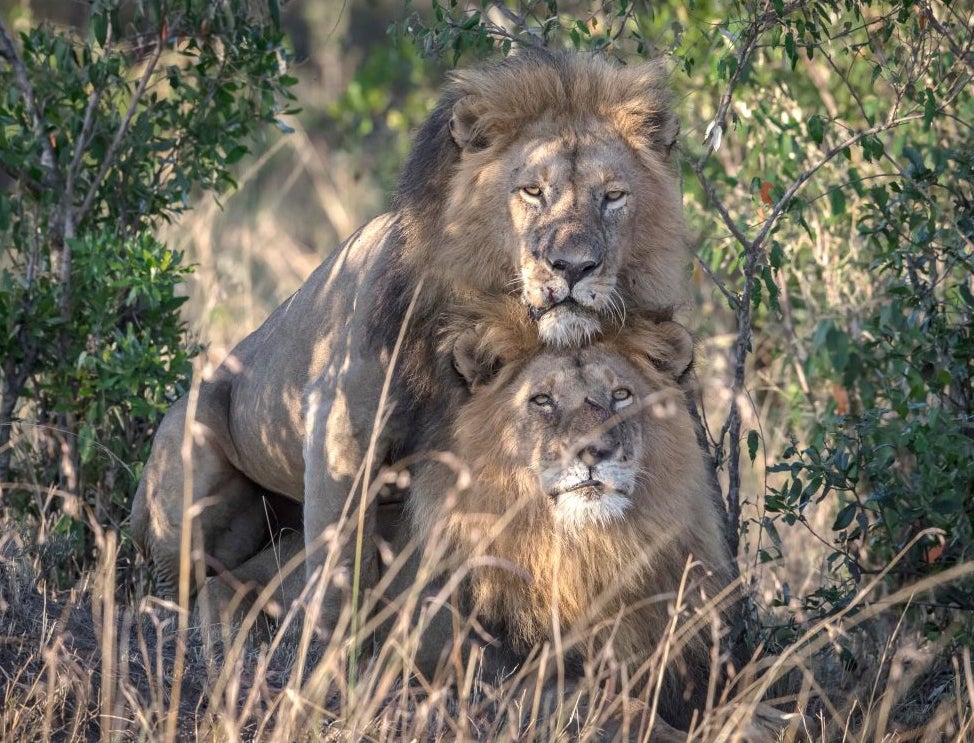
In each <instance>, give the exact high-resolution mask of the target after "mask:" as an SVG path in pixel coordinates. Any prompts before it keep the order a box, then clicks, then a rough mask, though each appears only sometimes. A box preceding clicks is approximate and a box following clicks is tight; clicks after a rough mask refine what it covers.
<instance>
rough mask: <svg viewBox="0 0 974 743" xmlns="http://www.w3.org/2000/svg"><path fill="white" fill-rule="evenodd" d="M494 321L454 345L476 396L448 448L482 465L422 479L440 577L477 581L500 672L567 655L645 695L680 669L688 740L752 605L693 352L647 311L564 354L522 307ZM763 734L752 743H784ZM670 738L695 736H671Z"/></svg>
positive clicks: (445, 640) (676, 682)
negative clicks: (719, 489)
mask: <svg viewBox="0 0 974 743" xmlns="http://www.w3.org/2000/svg"><path fill="white" fill-rule="evenodd" d="M502 310H503V308H502ZM491 314H492V315H493V317H494V319H493V320H491V319H489V318H488V319H485V320H483V321H482V322H479V323H478V324H477V325H476V326H475V327H474V329H473V331H472V332H460V333H458V334H455V335H453V336H448V343H451V344H453V346H454V350H455V354H456V366H457V368H458V370H459V371H460V372H461V373H462V374H463V375H464V376H465V377H466V378H467V380H468V382H469V383H470V384H471V385H472V394H471V397H470V399H469V401H467V402H465V403H464V404H462V405H461V406H460V408H459V410H458V412H457V415H456V417H455V420H454V422H453V424H452V427H451V428H450V431H449V432H448V434H447V435H446V436H445V438H443V439H442V440H441V443H442V445H443V448H444V449H449V450H450V451H451V452H452V454H453V455H454V456H455V457H456V460H455V461H459V462H462V463H464V464H465V465H466V467H467V468H468V469H467V470H465V471H464V472H463V473H462V476H461V477H459V478H458V477H457V474H458V473H457V472H456V471H455V468H451V467H448V466H446V464H444V463H443V462H445V461H453V460H437V459H431V460H429V461H428V462H426V463H425V464H422V465H420V466H418V467H416V468H414V474H413V478H412V483H411V491H410V500H409V511H410V513H411V516H412V522H413V538H414V539H415V540H416V542H417V543H418V544H420V545H423V550H424V551H425V553H426V554H427V556H428V558H427V561H428V562H430V561H432V563H433V564H432V565H427V566H426V567H425V568H424V569H423V570H422V572H423V573H424V574H429V571H430V570H431V569H432V571H433V572H434V573H435V572H436V571H437V570H439V572H440V575H441V582H443V583H451V582H453V581H455V580H456V577H457V576H464V577H463V580H462V582H461V583H460V585H461V588H460V592H459V603H460V607H461V611H465V612H466V613H467V614H468V615H469V614H473V615H475V616H476V618H477V620H478V621H477V622H476V623H473V625H471V623H470V622H469V621H468V623H467V624H468V626H477V625H479V626H483V627H486V628H487V629H488V633H489V634H490V635H492V636H493V638H492V641H490V642H488V645H487V647H485V648H484V658H485V662H486V663H487V667H486V668H487V671H486V672H487V674H488V676H489V675H491V674H493V673H496V672H498V671H500V670H502V669H503V668H505V667H506V669H507V670H508V671H510V670H512V669H511V666H512V665H517V664H520V663H522V662H523V661H524V660H525V659H526V658H528V657H529V656H530V655H531V654H532V651H537V650H538V648H539V647H540V646H542V645H544V644H548V645H550V646H553V648H554V649H555V650H556V651H557V650H559V649H561V650H565V651H566V653H565V660H566V663H565V667H567V668H568V669H569V673H570V674H571V673H572V671H574V674H575V675H580V674H581V673H582V668H583V667H584V666H585V665H586V661H601V662H606V661H607V660H608V662H610V663H618V664H619V665H620V666H621V668H623V669H625V670H624V671H621V674H622V677H623V678H626V679H628V680H629V682H630V683H634V687H635V689H634V690H635V691H636V692H637V693H638V692H639V689H641V688H643V687H644V686H645V685H646V684H647V683H650V682H655V681H657V675H658V673H659V671H658V669H659V668H660V667H664V666H665V668H666V671H665V674H664V676H663V679H664V680H663V683H662V687H661V688H662V693H661V696H660V698H659V707H658V709H659V712H660V715H661V716H662V718H663V719H664V720H665V721H666V722H667V723H669V725H674V726H680V727H682V728H683V729H686V727H687V726H688V725H689V724H690V722H691V715H692V714H693V712H694V711H698V712H700V711H702V710H704V708H705V705H706V702H707V695H708V680H709V678H710V674H711V672H712V670H713V669H714V668H718V669H719V668H720V667H722V666H723V665H724V664H725V663H727V662H728V658H724V659H723V660H721V661H719V662H717V665H716V666H715V661H714V660H713V659H712V657H711V656H712V649H713V648H714V647H715V646H718V647H721V646H722V647H723V649H725V650H726V649H727V643H726V630H727V629H728V626H727V625H728V621H727V620H728V609H729V607H731V606H733V605H734V603H735V601H736V600H737V599H738V598H739V595H738V590H737V581H736V570H735V568H734V566H733V561H732V557H731V555H730V552H729V549H728V545H727V541H726V540H725V538H724V531H723V528H724V527H723V515H722V513H721V511H720V509H719V507H718V505H717V503H716V502H715V500H714V498H713V497H712V493H711V487H712V484H711V474H710V462H709V460H708V457H707V455H706V453H705V452H704V451H703V450H701V449H700V447H699V446H698V444H697V438H696V425H695V421H694V420H693V418H692V416H691V414H690V412H689V411H688V409H687V406H686V404H685V397H684V394H685V389H684V384H681V382H680V381H679V380H681V379H684V377H685V374H686V373H687V371H688V369H689V367H690V364H691V361H692V340H691V338H690V336H689V334H688V333H687V332H686V330H684V329H683V328H682V327H681V326H680V325H678V324H676V323H674V322H660V323H656V322H650V321H647V320H645V319H638V320H634V319H633V318H632V316H631V315H630V317H629V318H628V319H627V321H626V326H625V327H624V328H623V329H622V330H621V331H614V332H612V333H611V334H608V335H606V336H605V337H604V338H603V339H602V340H599V341H596V342H594V343H593V344H591V345H588V346H586V347H581V348H577V349H572V350H568V349H553V348H551V347H545V346H543V345H540V344H539V343H538V337H537V329H536V328H534V327H532V326H531V325H530V324H529V323H527V322H524V321H521V322H519V320H518V314H517V312H516V311H509V312H507V314H506V317H505V316H504V313H503V311H501V313H500V314H498V313H497V312H488V315H491ZM449 576H453V580H452V581H451V580H447V577H449ZM434 585H438V584H437V583H436V581H434ZM674 605H677V611H676V613H675V610H674ZM447 625H450V626H452V623H451V622H449V621H443V617H440V618H439V621H437V620H436V619H434V621H433V622H432V623H431V625H430V628H429V629H428V630H427V632H426V636H425V637H424V647H423V648H422V650H421V652H420V654H419V655H418V656H417V659H416V662H417V665H419V666H420V667H423V666H424V665H425V667H423V668H422V670H423V671H424V672H425V673H432V672H434V670H433V664H435V662H436V660H437V656H438V655H439V654H440V653H441V652H443V651H444V648H450V647H451V646H452V643H453V641H452V640H451V639H449V637H444V636H443V635H449V634H451V631H450V626H447ZM715 626H719V627H721V628H722V629H721V631H720V632H718V636H715V635H714V632H713V630H714V627H715ZM610 648H611V649H610ZM664 650H665V652H666V653H668V656H666V655H664ZM443 657H444V658H446V657H447V655H446V654H445V653H444V656H443ZM535 657H536V656H535ZM610 659H611V660H610ZM589 666H590V667H592V666H591V664H589ZM712 692H713V689H711V690H710V693H712ZM770 714H771V719H772V720H775V722H780V718H777V719H775V717H774V714H775V713H774V712H772V713H770ZM760 715H761V713H760V712H759V715H758V717H759V718H760ZM762 724H763V723H762V722H761V721H760V719H759V722H758V727H757V728H752V730H751V731H750V734H749V735H750V736H751V737H749V738H748V739H751V740H757V739H766V738H768V736H767V735H766V734H764V733H762V732H761V731H760V730H761V725H762ZM652 739H653V740H667V741H669V740H685V735H682V734H680V733H678V732H676V731H675V730H673V729H671V728H670V727H669V726H668V725H665V724H664V725H662V726H661V727H660V726H658V727H657V728H656V729H655V730H654V734H653V738H652Z"/></svg>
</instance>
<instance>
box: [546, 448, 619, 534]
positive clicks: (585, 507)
mask: <svg viewBox="0 0 974 743" xmlns="http://www.w3.org/2000/svg"><path fill="white" fill-rule="evenodd" d="M541 479H542V486H543V487H544V490H545V492H546V493H548V496H549V498H550V499H551V501H552V506H553V512H554V517H555V521H556V522H557V523H558V525H559V526H560V527H561V528H562V529H563V530H565V531H567V532H574V531H579V530H580V529H583V528H586V527H590V526H594V527H604V526H606V525H608V524H609V523H611V522H613V521H616V520H618V519H621V518H623V517H624V516H625V514H626V511H628V510H629V508H630V507H631V506H632V500H631V499H630V497H629V496H630V494H631V493H632V492H633V489H634V487H635V480H636V473H635V471H634V470H633V468H632V467H628V466H626V465H624V464H622V463H620V462H615V461H608V462H601V463H599V464H596V465H595V466H593V467H589V466H587V465H585V464H584V463H583V462H581V461H579V460H577V459H576V460H574V461H572V462H571V463H569V464H568V466H566V467H564V468H562V467H551V468H548V469H547V470H545V471H544V473H543V474H542V478H541Z"/></svg>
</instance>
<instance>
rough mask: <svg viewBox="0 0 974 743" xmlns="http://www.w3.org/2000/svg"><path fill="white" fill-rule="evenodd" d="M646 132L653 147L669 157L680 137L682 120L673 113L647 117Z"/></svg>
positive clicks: (668, 112)
mask: <svg viewBox="0 0 974 743" xmlns="http://www.w3.org/2000/svg"><path fill="white" fill-rule="evenodd" d="M645 128H646V132H647V134H648V136H649V139H650V141H651V142H652V143H653V146H654V147H655V148H656V149H657V150H659V151H660V152H663V153H665V154H666V155H669V154H670V152H671V151H672V150H673V147H674V146H676V139H677V137H679V136H680V120H679V119H678V118H677V116H676V114H674V113H673V112H672V111H663V112H660V113H658V114H655V115H652V116H649V117H647V119H646V124H645Z"/></svg>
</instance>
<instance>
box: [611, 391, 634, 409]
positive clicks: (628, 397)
mask: <svg viewBox="0 0 974 743" xmlns="http://www.w3.org/2000/svg"><path fill="white" fill-rule="evenodd" d="M612 402H613V406H614V407H615V409H616V410H619V409H620V408H624V407H626V406H627V405H629V404H630V403H631V402H632V392H631V391H630V390H628V389H626V388H625V387H619V388H618V389H614V390H612Z"/></svg>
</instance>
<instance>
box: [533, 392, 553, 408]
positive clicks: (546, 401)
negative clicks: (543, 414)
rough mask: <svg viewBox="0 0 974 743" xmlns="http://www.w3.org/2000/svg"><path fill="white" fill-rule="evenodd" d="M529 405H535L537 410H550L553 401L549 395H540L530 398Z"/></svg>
mask: <svg viewBox="0 0 974 743" xmlns="http://www.w3.org/2000/svg"><path fill="white" fill-rule="evenodd" d="M531 404H532V405H537V406H538V407H539V408H550V407H554V404H555V401H554V399H553V398H552V397H551V395H545V394H540V395H535V396H534V397H532V398H531Z"/></svg>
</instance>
